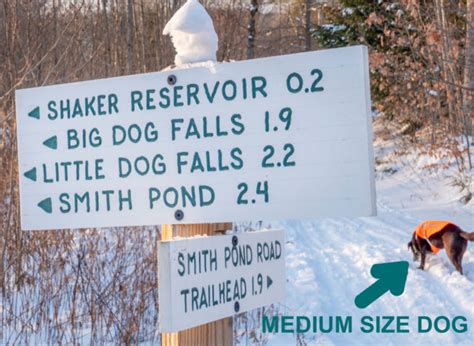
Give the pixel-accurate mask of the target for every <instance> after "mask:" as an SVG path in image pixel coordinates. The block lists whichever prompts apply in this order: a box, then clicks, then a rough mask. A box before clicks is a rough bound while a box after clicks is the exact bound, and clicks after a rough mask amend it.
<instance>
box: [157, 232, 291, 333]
mask: <svg viewBox="0 0 474 346" xmlns="http://www.w3.org/2000/svg"><path fill="white" fill-rule="evenodd" d="M284 245H285V242H284V234H283V231H280V230H278V231H275V230H272V231H260V232H250V233H242V234H236V235H224V236H213V237H212V238H209V237H198V238H186V239H179V240H172V241H163V242H160V246H159V304H160V305H159V318H160V324H159V328H160V331H161V332H176V331H180V330H184V329H188V328H192V327H195V326H198V325H201V324H205V323H208V322H212V321H216V320H219V319H221V318H225V317H228V316H233V315H234V314H237V313H241V312H245V311H249V310H251V309H255V308H258V307H260V306H265V305H269V304H272V303H276V302H279V301H281V300H283V298H284V294H285V254H284Z"/></svg>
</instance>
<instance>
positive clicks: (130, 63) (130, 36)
mask: <svg viewBox="0 0 474 346" xmlns="http://www.w3.org/2000/svg"><path fill="white" fill-rule="evenodd" d="M134 32H135V31H134V20H133V0H127V73H128V74H130V73H133V72H134V71H135V66H134V65H135V64H134V56H133V53H134V51H135V50H134V43H135V42H134V40H135V36H134Z"/></svg>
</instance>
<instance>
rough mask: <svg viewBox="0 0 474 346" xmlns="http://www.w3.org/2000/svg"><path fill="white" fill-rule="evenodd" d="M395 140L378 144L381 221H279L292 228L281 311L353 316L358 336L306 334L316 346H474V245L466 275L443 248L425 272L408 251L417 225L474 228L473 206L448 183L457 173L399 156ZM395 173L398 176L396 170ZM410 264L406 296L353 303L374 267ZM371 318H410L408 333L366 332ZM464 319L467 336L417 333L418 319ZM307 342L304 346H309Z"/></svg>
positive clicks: (285, 339)
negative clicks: (431, 222)
mask: <svg viewBox="0 0 474 346" xmlns="http://www.w3.org/2000/svg"><path fill="white" fill-rule="evenodd" d="M391 145H392V144H391V142H389V141H382V140H377V141H376V143H375V153H376V157H377V160H378V161H379V162H383V164H379V165H378V171H379V172H378V173H377V181H376V185H377V209H378V215H377V216H376V217H361V218H356V219H348V218H339V219H324V220H311V221H287V222H280V223H272V224H271V226H272V227H274V228H283V229H285V230H286V240H287V245H286V250H287V259H286V262H287V298H286V300H285V301H284V302H283V303H282V304H280V305H279V306H278V309H279V313H280V314H282V315H294V316H297V315H300V316H301V315H305V316H308V317H311V316H324V317H328V316H335V315H340V316H353V320H354V321H355V322H354V329H353V333H351V334H349V333H339V334H337V333H329V334H320V333H316V334H314V333H311V332H308V333H306V334H304V335H302V336H300V340H303V342H304V343H307V344H309V345H321V344H323V345H332V344H335V345H349V344H355V345H428V344H429V345H453V344H461V345H464V344H466V345H467V344H469V345H473V344H474V333H473V331H472V330H473V328H474V242H470V244H469V245H468V249H467V251H466V254H465V256H464V260H463V267H464V274H465V275H464V276H461V275H460V274H459V273H457V272H456V271H455V270H454V267H453V266H452V264H451V263H450V262H449V260H448V258H447V257H446V253H445V252H444V251H442V252H440V253H439V254H438V255H436V256H433V257H430V258H429V259H428V261H427V265H426V271H421V270H419V269H417V266H418V264H419V263H413V262H412V255H411V253H410V252H409V251H407V242H408V241H409V240H410V238H411V235H412V232H413V229H414V227H415V226H416V225H417V224H418V223H419V222H420V221H422V220H426V219H439V220H451V221H453V222H454V223H456V224H458V225H459V226H460V227H461V228H463V229H464V230H466V231H474V208H473V206H474V203H473V201H471V202H470V203H469V204H467V205H464V204H462V203H460V202H459V197H460V195H459V193H458V192H457V191H456V189H455V188H453V187H452V186H449V176H450V175H451V174H453V170H439V171H431V172H429V171H428V170H426V169H424V170H422V168H423V166H426V164H429V163H430V162H429V161H430V160H433V161H436V159H435V158H430V157H428V156H418V155H416V153H413V154H411V155H408V156H404V157H400V156H398V157H395V156H394V155H393V153H392V148H391ZM387 168H393V170H396V172H395V173H393V174H390V173H388V174H387V173H383V172H382V171H385V172H390V171H391V170H390V169H387ZM400 260H406V261H409V262H410V268H409V273H408V279H407V283H406V288H405V293H404V294H403V295H402V296H400V297H394V296H392V295H391V294H389V293H387V294H385V295H384V296H383V297H382V298H381V299H379V300H378V301H376V302H375V303H373V304H372V305H371V306H369V307H368V308H366V309H364V310H360V309H358V308H357V307H356V306H355V305H354V298H355V296H356V295H357V294H358V293H360V292H361V291H362V290H364V289H365V288H366V287H368V286H369V285H370V284H371V283H373V282H374V281H375V280H374V279H373V278H372V277H371V276H370V267H371V266H372V265H373V264H375V263H382V262H390V261H400ZM365 315H371V316H375V315H380V316H387V315H390V316H410V333H408V334H377V333H369V334H364V333H362V332H361V331H360V330H359V329H358V328H359V326H360V323H358V320H360V317H362V316H365ZM422 315H426V316H431V317H436V316H440V315H444V316H446V317H449V318H451V319H452V318H454V317H455V316H459V315H461V316H464V317H466V318H467V320H468V324H469V330H468V331H467V332H466V333H462V334H460V333H455V332H453V331H449V332H447V333H443V334H441V333H436V332H433V331H432V332H429V333H424V334H420V333H418V332H417V331H416V319H417V317H418V316H422ZM295 341H296V336H295V335H291V334H275V335H271V336H270V345H291V344H292V345H294V344H295ZM304 343H303V344H304Z"/></svg>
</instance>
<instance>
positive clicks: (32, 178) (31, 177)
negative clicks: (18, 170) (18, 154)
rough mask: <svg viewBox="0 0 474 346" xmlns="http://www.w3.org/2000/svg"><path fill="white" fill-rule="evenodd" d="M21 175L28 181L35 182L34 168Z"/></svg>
mask: <svg viewBox="0 0 474 346" xmlns="http://www.w3.org/2000/svg"><path fill="white" fill-rule="evenodd" d="M23 175H24V176H25V177H27V178H28V179H31V180H33V181H36V168H32V169H30V170H29V171H28V172H25V173H23Z"/></svg>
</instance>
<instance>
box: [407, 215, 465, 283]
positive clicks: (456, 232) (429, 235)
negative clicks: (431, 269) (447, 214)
mask: <svg viewBox="0 0 474 346" xmlns="http://www.w3.org/2000/svg"><path fill="white" fill-rule="evenodd" d="M468 240H470V241H474V232H473V233H468V232H464V231H463V230H462V229H460V228H459V227H458V226H456V225H455V224H453V223H451V222H448V221H425V222H423V223H421V224H420V225H418V226H417V227H416V229H415V232H413V237H412V239H411V241H410V242H409V243H408V249H409V250H411V251H412V252H413V260H414V261H417V260H418V259H419V258H420V257H421V262H420V267H419V268H420V269H422V270H424V269H425V260H426V255H427V254H431V253H438V252H439V251H440V250H441V249H445V250H446V254H447V255H448V258H449V260H450V261H451V263H452V264H453V265H454V267H455V268H456V270H457V271H458V272H459V273H461V275H462V257H463V256H464V252H465V251H466V248H467V241H468Z"/></svg>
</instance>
